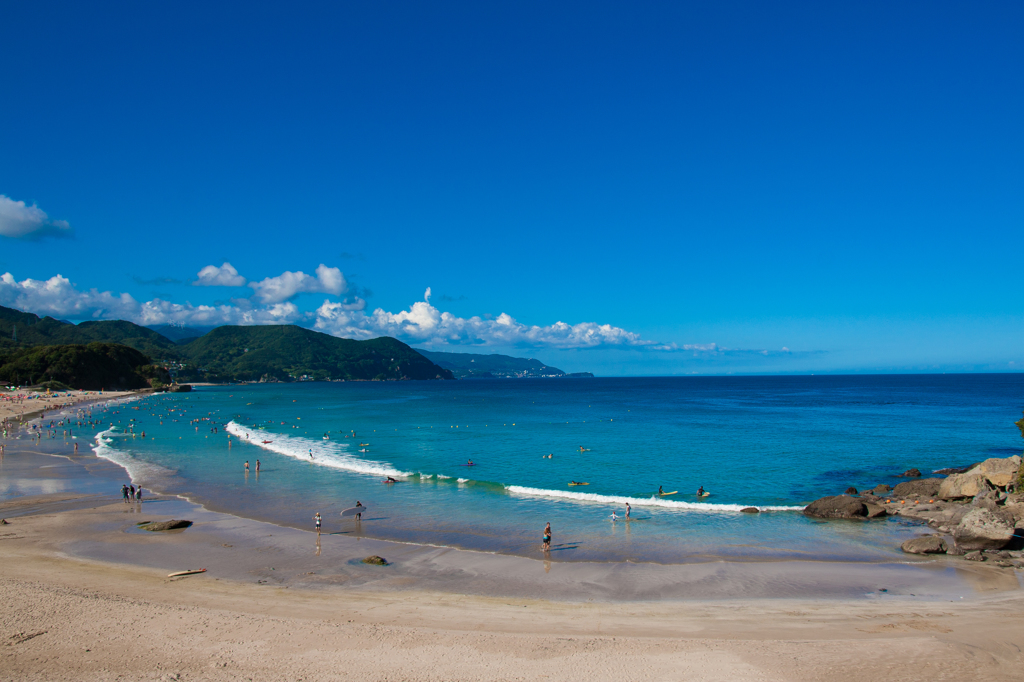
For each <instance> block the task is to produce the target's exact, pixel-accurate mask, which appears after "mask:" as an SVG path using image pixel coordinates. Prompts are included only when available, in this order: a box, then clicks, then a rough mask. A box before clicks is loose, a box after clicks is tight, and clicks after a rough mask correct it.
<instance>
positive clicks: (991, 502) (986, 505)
mask: <svg viewBox="0 0 1024 682" xmlns="http://www.w3.org/2000/svg"><path fill="white" fill-rule="evenodd" d="M971 506H972V507H980V508H981V509H987V510H989V511H999V495H998V494H997V493H996V491H995V490H985V491H983V492H981V493H978V494H977V495H975V496H974V499H973V500H972V501H971Z"/></svg>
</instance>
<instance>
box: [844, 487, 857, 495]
mask: <svg viewBox="0 0 1024 682" xmlns="http://www.w3.org/2000/svg"><path fill="white" fill-rule="evenodd" d="M843 494H844V495H856V494H857V489H856V488H854V487H853V486H852V485H851V486H850V487H849V488H847V489H846V492H845V493H843Z"/></svg>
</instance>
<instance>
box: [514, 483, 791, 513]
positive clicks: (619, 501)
mask: <svg viewBox="0 0 1024 682" xmlns="http://www.w3.org/2000/svg"><path fill="white" fill-rule="evenodd" d="M505 490H507V491H508V492H509V493H511V494H512V495H522V496H525V497H552V498H558V499H562V500H569V501H572V502H585V503H592V504H606V505H611V504H614V505H623V504H627V503H628V504H629V505H630V506H632V507H663V508H666V509H678V510H688V511H706V512H738V511H740V510H741V509H746V508H747V507H755V506H756V507H757V508H758V509H760V510H761V511H800V510H802V509H803V507H779V506H760V505H751V504H712V503H710V502H683V501H682V500H666V499H665V498H664V497H626V496H622V495H597V494H595V493H577V492H573V491H570V490H545V489H543V488H527V487H524V486H521V485H507V486H505Z"/></svg>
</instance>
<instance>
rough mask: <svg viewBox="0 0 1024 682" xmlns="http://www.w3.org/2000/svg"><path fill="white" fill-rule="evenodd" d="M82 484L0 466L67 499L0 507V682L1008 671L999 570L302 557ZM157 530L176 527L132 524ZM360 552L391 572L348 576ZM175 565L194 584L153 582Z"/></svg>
mask: <svg viewBox="0 0 1024 682" xmlns="http://www.w3.org/2000/svg"><path fill="white" fill-rule="evenodd" d="M81 470H86V471H87V472H88V474H89V476H90V477H91V478H94V479H96V480H99V481H100V482H101V483H102V484H103V486H106V485H107V481H108V480H109V477H112V476H117V475H121V476H123V475H124V473H126V472H124V469H123V468H122V467H120V466H119V465H117V464H116V463H114V462H111V461H109V460H104V459H101V458H98V457H96V456H95V455H93V454H91V453H88V454H85V455H79V456H77V457H76V456H68V455H63V454H57V453H39V454H32V453H29V452H23V451H17V454H15V452H13V451H12V452H11V453H9V454H7V455H6V456H5V457H4V460H3V467H2V468H0V483H3V482H5V481H9V480H10V479H12V478H14V479H17V480H37V481H42V482H44V483H45V482H47V481H49V482H58V483H62V484H63V483H66V484H67V485H65V486H64V487H65V488H67V489H65V490H61V491H56V492H52V493H48V494H42V495H20V496H18V497H13V498H8V499H6V500H5V501H4V502H2V503H0V516H6V517H7V518H8V519H9V525H3V526H0V552H2V553H3V558H4V568H5V570H4V572H3V575H2V576H0V629H2V630H3V632H2V633H0V634H2V637H3V639H4V640H5V643H6V644H8V646H3V647H0V670H2V671H3V672H4V673H5V675H4V676H5V677H9V678H11V679H45V680H69V681H70V680H80V679H100V680H108V679H109V680H113V679H132V680H136V679H137V680H153V679H161V680H181V679H186V680H187V679H203V680H214V681H217V682H219V681H221V680H224V681H227V680H245V679H317V680H321V679H324V680H330V679H339V680H341V679H351V678H354V677H358V678H359V679H366V680H380V681H382V682H383V681H385V680H394V679H410V680H443V679H459V680H494V679H543V678H551V679H568V680H581V681H582V680H605V679H615V680H622V679H629V680H660V679H702V680H716V681H721V682H726V681H729V682H731V681H732V680H736V679H758V680H772V681H779V682H783V681H793V682H805V681H806V682H810V681H812V680H813V681H817V680H821V679H827V678H828V677H830V676H831V675H834V673H835V671H836V670H837V669H841V670H844V671H846V672H845V673H844V675H845V676H847V677H849V678H850V679H855V680H874V679H879V678H880V677H881V678H884V679H887V680H929V681H931V680H935V679H951V678H954V677H955V678H957V679H960V678H963V677H965V676H968V675H970V676H977V675H981V676H984V677H985V678H986V679H992V680H1013V679H1017V677H1018V676H1019V671H1020V669H1021V666H1022V665H1024V656H1022V654H1021V651H1022V650H1024V628H1021V627H1020V624H1021V622H1022V616H1021V613H1022V611H1024V590H1022V589H1021V587H1020V574H1019V573H1018V572H1014V571H1013V570H1007V569H1000V568H996V567H994V566H990V565H986V564H972V563H970V562H958V563H955V564H954V563H952V560H949V559H942V560H930V559H922V558H920V557H908V559H907V561H906V562H904V563H900V564H890V565H878V564H865V565H854V564H849V563H844V564H836V563H828V562H812V561H788V562H728V561H715V562H708V563H703V564H671V565H655V564H612V563H607V562H606V563H604V564H587V563H577V562H544V561H543V560H538V559H527V558H523V557H514V556H505V555H490V554H486V553H483V552H475V551H472V550H462V549H452V548H444V547H430V546H425V545H413V544H404V543H396V542H391V541H386V540H374V539H370V538H366V537H360V536H359V535H358V534H355V533H331V534H324V535H323V536H321V537H320V538H319V542H318V541H317V536H316V535H315V534H314V533H312V532H310V531H306V530H297V529H292V528H288V527H285V526H279V525H275V524H272V523H267V522H261V521H255V520H251V519H246V518H243V517H240V516H235V515H232V514H227V513H222V512H215V511H210V510H208V509H205V508H203V507H201V506H200V505H197V504H195V503H191V502H188V501H186V500H183V499H181V498H179V497H172V496H156V497H149V498H147V499H146V500H145V501H144V502H142V503H141V504H135V503H131V504H125V503H124V502H122V501H120V500H118V499H116V497H115V495H114V494H113V493H114V492H115V491H114V490H112V489H109V488H106V487H102V488H99V492H95V489H94V491H93V492H89V491H83V490H82V489H81V486H82V485H83V484H82V481H83V480H87V479H84V478H81V477H77V476H78V474H79V473H81ZM72 473H74V474H75V476H76V477H72V478H71V479H69V478H67V477H66V476H65V477H64V478H62V475H70V474H72ZM55 487H60V486H55ZM7 490H9V488H0V493H2V492H3V491H7ZM167 518H186V519H190V520H192V521H194V522H195V524H194V525H193V526H192V527H190V528H188V529H186V530H184V531H171V532H168V533H150V532H146V531H143V530H139V529H138V527H137V526H136V524H137V523H138V522H140V521H144V520H164V519H167ZM370 554H378V555H381V556H384V557H385V558H387V559H388V560H389V561H391V562H392V564H391V565H390V566H369V565H365V564H362V563H361V562H360V561H359V560H360V559H361V558H362V557H365V556H367V555H370ZM189 568H207V569H208V570H207V572H206V573H203V574H199V575H192V576H187V577H176V578H171V577H168V574H169V573H171V572H174V571H178V570H184V569H189ZM882 590H885V591H882Z"/></svg>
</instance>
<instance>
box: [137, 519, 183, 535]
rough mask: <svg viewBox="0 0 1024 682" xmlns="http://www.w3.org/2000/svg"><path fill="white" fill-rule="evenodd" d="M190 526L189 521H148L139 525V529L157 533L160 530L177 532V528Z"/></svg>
mask: <svg viewBox="0 0 1024 682" xmlns="http://www.w3.org/2000/svg"><path fill="white" fill-rule="evenodd" d="M191 525H192V522H191V521H185V520H184V519H171V520H170V521H150V522H148V523H140V524H139V527H140V528H142V530H151V531H154V532H157V531H161V530H177V529H178V528H188V527H189V526H191Z"/></svg>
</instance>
